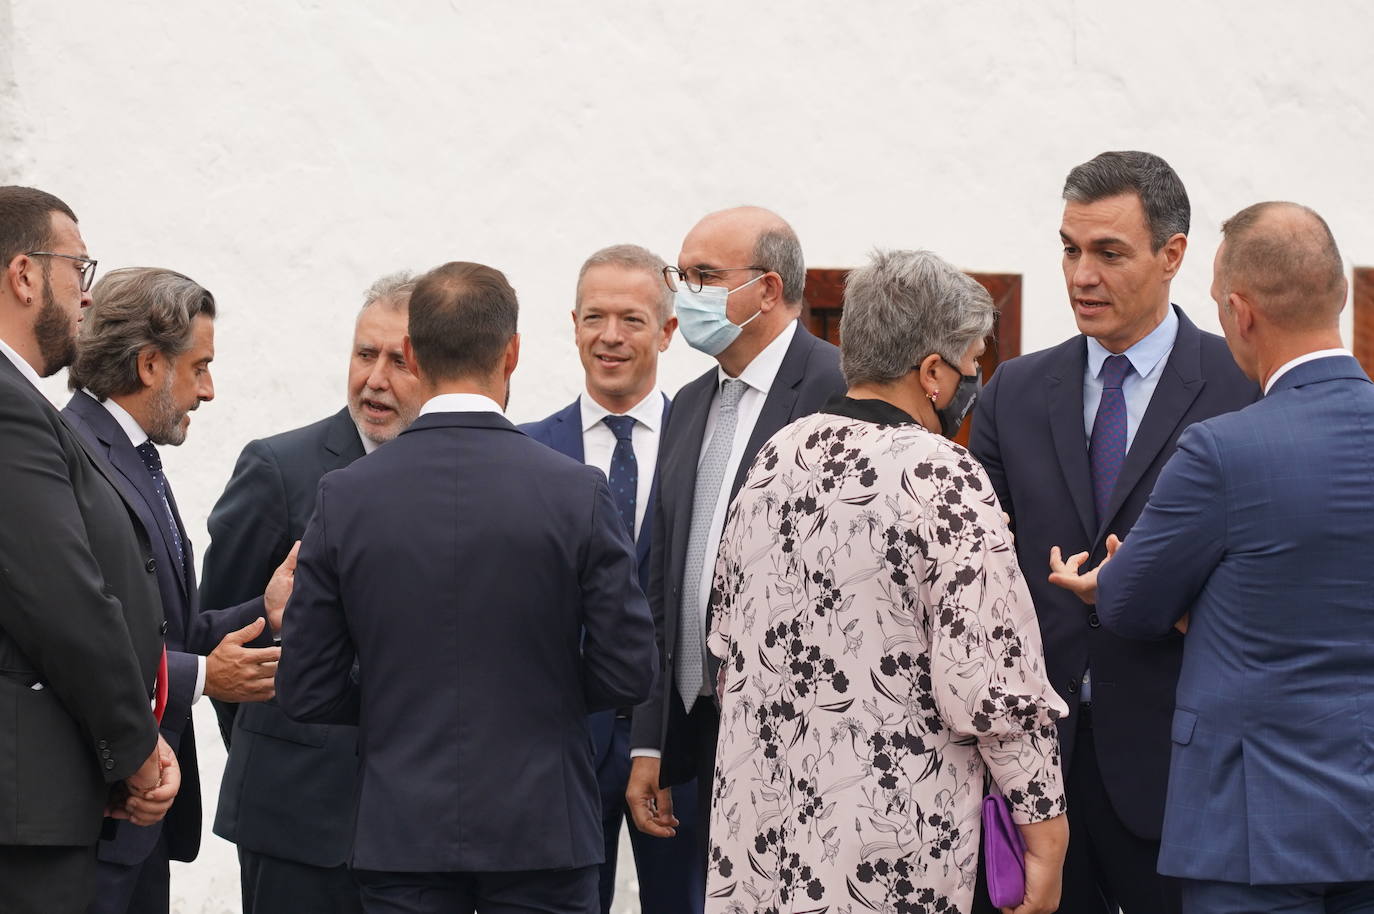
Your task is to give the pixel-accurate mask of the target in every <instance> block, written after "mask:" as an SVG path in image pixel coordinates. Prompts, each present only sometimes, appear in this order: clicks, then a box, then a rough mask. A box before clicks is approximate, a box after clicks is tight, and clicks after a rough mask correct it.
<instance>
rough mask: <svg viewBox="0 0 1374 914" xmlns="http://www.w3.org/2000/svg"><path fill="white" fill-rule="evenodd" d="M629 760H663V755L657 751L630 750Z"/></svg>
mask: <svg viewBox="0 0 1374 914" xmlns="http://www.w3.org/2000/svg"><path fill="white" fill-rule="evenodd" d="M630 758H663V753H662V752H660V751H659V750H657V749H631V750H630Z"/></svg>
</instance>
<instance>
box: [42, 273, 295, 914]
mask: <svg viewBox="0 0 1374 914" xmlns="http://www.w3.org/2000/svg"><path fill="white" fill-rule="evenodd" d="M91 296H92V300H93V302H92V305H91V307H90V309H89V310H88V311H87V313H86V318H85V320H83V321H82V324H81V333H80V337H79V340H78V346H77V358H76V361H75V363H73V365H72V367H71V371H70V372H69V374H68V384H69V386H71V387H72V388H74V389H75V390H76V393H74V394H73V395H72V398H71V400H70V401H69V402H68V404H67V406H66V408H64V409H63V410H62V415H63V418H64V419H66V421H67V422H68V423H69V424H70V425H71V427H72V428H74V429H75V430H76V431H77V432H78V433H79V434H80V435H81V436H82V438H83V439H85V441H86V443H87V444H88V445H89V446H90V447H91V448H93V449H95V450H96V451H98V452H99V453H100V455H101V456H102V457H104V458H105V459H106V460H108V461H109V464H110V466H111V467H112V468H113V469H114V473H113V474H112V475H111V477H110V479H111V481H112V482H113V483H114V484H115V486H116V487H117V488H119V489H120V490H121V491H122V492H123V493H124V495H125V497H126V500H127V501H128V502H129V504H130V505H131V506H132V507H133V509H134V515H135V517H136V518H137V520H138V522H139V524H140V526H141V527H142V529H143V531H144V532H145V533H146V535H147V537H148V539H149V541H150V543H151V544H152V547H153V552H154V558H155V560H156V563H157V586H158V593H159V596H160V598H161V602H162V610H163V615H164V617H165V619H166V626H167V627H166V638H167V648H168V651H167V669H168V677H167V685H168V695H167V710H166V712H165V713H164V714H163V717H162V722H161V723H162V726H161V732H162V736H163V738H164V739H165V740H166V741H167V743H168V745H170V746H171V747H172V749H173V750H174V751H175V752H176V754H177V757H178V759H179V760H180V762H181V772H182V780H181V792H180V793H179V794H178V796H177V799H176V802H175V803H174V804H173V805H172V808H171V811H170V812H169V813H168V815H167V818H166V821H165V822H162V823H159V824H158V825H154V826H149V827H139V826H137V825H134V824H132V823H127V822H126V823H120V824H119V825H118V826H117V827H116V828H115V830H114V834H113V835H110V836H109V837H108V838H107V839H105V840H102V841H101V842H100V849H99V857H100V863H99V868H98V870H97V875H96V895H95V902H94V904H92V906H91V910H92V912H94V914H124V912H137V914H157V912H161V914H166V912H167V910H168V901H169V899H168V894H169V892H168V888H169V887H168V860H182V861H190V860H194V859H195V857H196V853H197V851H198V850H199V848H200V776H199V773H198V771H197V766H196V742H195V733H194V730H193V728H192V725H191V706H192V705H193V704H195V702H197V701H199V700H200V697H201V695H202V694H206V695H209V696H210V697H212V698H216V699H219V700H222V701H262V700H264V699H267V698H270V697H271V696H272V680H273V675H274V671H275V668H276V660H277V655H278V654H279V653H280V651H279V649H278V648H276V647H272V646H265V647H259V648H252V647H245V645H246V644H248V643H250V642H254V641H255V640H256V639H259V638H261V637H262V636H263V634H264V632H266V633H267V634H268V635H270V634H271V633H272V632H274V631H275V630H276V629H278V628H280V626H281V612H282V609H283V608H284V607H285V605H286V597H287V596H288V595H289V594H290V590H291V569H292V567H293V566H294V560H293V559H291V558H288V560H287V562H286V563H284V565H283V566H282V568H281V569H279V570H278V574H277V575H276V577H275V578H274V581H273V584H272V585H269V586H268V589H267V592H266V594H265V595H260V596H258V597H257V598H256V599H253V600H249V601H248V602H246V603H244V604H243V605H241V606H236V607H232V608H229V609H224V610H214V611H206V612H200V611H199V610H198V607H197V606H196V604H197V603H198V599H197V592H196V574H195V559H194V556H193V554H192V548H191V541H190V538H189V537H188V536H187V533H186V526H185V524H183V523H182V520H181V513H180V511H179V510H178V509H177V502H176V497H175V496H174V495H173V494H172V487H171V483H170V482H169V481H168V480H167V478H166V476H165V475H164V474H163V472H162V460H161V457H160V455H159V454H158V450H157V446H158V445H179V444H182V443H183V442H185V440H186V434H187V430H188V427H189V425H190V421H191V418H190V414H191V412H192V411H193V410H195V409H196V408H197V407H199V405H200V404H201V403H202V402H203V401H208V400H212V399H214V395H215V388H214V381H213V380H212V378H211V375H210V362H211V361H212V360H213V359H214V355H215V325H214V319H215V299H214V296H212V295H211V294H210V293H209V292H208V291H207V290H206V289H204V288H202V287H201V286H200V285H198V284H197V283H196V282H194V281H193V280H191V279H189V278H187V277H185V276H183V275H181V274H180V273H175V272H173V271H171V270H161V269H149V268H134V269H124V270H115V271H114V272H112V273H109V274H107V275H106V276H105V277H104V278H103V279H101V280H100V282H98V283H96V285H95V287H94V288H93V289H92V290H91ZM263 640H266V641H267V642H268V643H269V644H270V638H267V639H263ZM203 653H208V654H209V656H208V657H207V656H200V655H201V654H203Z"/></svg>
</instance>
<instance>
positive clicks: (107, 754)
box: [100, 749, 110, 758]
mask: <svg viewBox="0 0 1374 914" xmlns="http://www.w3.org/2000/svg"><path fill="white" fill-rule="evenodd" d="M100 757H101V758H109V757H110V750H109V749H101V750H100Z"/></svg>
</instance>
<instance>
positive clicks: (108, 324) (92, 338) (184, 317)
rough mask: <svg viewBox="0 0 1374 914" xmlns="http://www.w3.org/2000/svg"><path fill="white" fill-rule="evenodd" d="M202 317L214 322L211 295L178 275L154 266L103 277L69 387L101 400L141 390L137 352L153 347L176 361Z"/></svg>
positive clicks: (80, 338)
mask: <svg viewBox="0 0 1374 914" xmlns="http://www.w3.org/2000/svg"><path fill="white" fill-rule="evenodd" d="M202 314H203V315H205V316H206V317H209V318H214V316H215V297H214V296H213V295H211V294H210V293H209V292H208V291H207V290H206V289H205V288H203V287H202V286H200V285H199V284H198V283H196V281H195V280H193V279H190V278H188V277H186V276H183V275H182V274H180V273H176V272H173V271H172V270H163V269H159V268H156V267H127V268H125V269H122V270H112V271H111V272H109V273H106V274H105V275H104V276H103V277H101V279H100V282H98V283H96V284H95V288H93V289H92V290H91V307H90V308H89V309H88V310H87V312H86V316H85V318H84V319H83V320H82V322H81V332H80V334H79V335H78V336H77V350H76V361H75V362H73V363H72V366H71V370H70V372H69V373H68V375H67V384H68V386H69V387H71V388H72V389H73V390H76V389H78V388H82V387H84V388H86V389H87V390H89V391H90V392H91V393H92V394H94V395H95V397H96V398H97V399H100V400H106V399H109V398H110V397H115V396H122V395H124V394H132V393H137V392H138V391H140V390H142V389H143V379H142V378H140V377H139V374H138V357H139V354H140V353H142V352H143V351H144V350H145V349H147V348H148V347H150V346H151V347H152V348H153V349H155V350H157V351H158V352H160V353H162V354H163V355H165V356H167V357H168V358H169V359H175V358H176V357H177V356H179V355H181V354H182V353H183V352H185V351H186V350H187V349H189V348H191V343H192V341H193V339H194V329H195V328H194V326H193V324H194V322H195V319H196V318H197V317H199V316H200V315H202Z"/></svg>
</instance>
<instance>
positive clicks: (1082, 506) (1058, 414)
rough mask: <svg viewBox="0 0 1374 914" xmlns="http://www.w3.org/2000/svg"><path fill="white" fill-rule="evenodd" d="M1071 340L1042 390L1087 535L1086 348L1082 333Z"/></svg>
mask: <svg viewBox="0 0 1374 914" xmlns="http://www.w3.org/2000/svg"><path fill="white" fill-rule="evenodd" d="M1071 342H1072V343H1073V345H1069V346H1066V347H1065V350H1064V356H1063V357H1062V358H1060V359H1059V360H1058V362H1057V364H1055V365H1054V367H1053V370H1052V371H1051V372H1050V373H1049V374H1048V375H1047V376H1046V378H1045V383H1046V391H1045V393H1046V397H1047V399H1048V405H1049V414H1050V434H1051V436H1052V437H1053V438H1054V451H1055V455H1056V456H1057V457H1058V458H1059V469H1060V471H1061V472H1063V474H1064V482H1065V484H1066V486H1067V488H1068V490H1069V496H1070V498H1072V500H1073V506H1074V509H1075V510H1076V511H1077V512H1078V519H1079V521H1080V522H1081V523H1082V525H1083V536H1084V537H1085V538H1088V537H1091V536H1092V534H1093V532H1094V531H1095V530H1096V529H1097V518H1096V516H1095V514H1096V510H1095V509H1094V507H1093V481H1092V469H1091V468H1090V467H1089V465H1088V439H1087V436H1086V435H1085V434H1084V433H1083V369H1084V365H1085V364H1086V362H1087V357H1088V355H1087V352H1088V350H1087V343H1086V342H1085V341H1084V339H1083V338H1082V337H1078V338H1077V339H1076V340H1074V341H1071Z"/></svg>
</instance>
